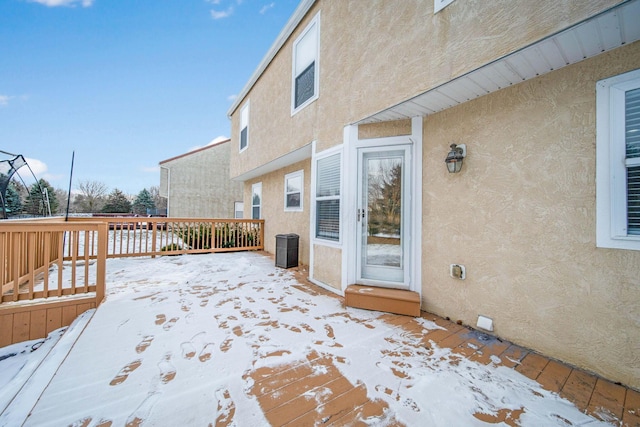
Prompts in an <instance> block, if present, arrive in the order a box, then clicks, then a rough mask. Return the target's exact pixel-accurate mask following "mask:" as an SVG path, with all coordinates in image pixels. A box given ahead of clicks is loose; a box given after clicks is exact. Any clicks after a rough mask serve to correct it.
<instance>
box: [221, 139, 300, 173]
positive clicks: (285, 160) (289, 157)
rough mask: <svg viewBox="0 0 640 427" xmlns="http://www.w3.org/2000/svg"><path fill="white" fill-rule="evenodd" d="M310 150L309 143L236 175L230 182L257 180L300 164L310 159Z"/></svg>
mask: <svg viewBox="0 0 640 427" xmlns="http://www.w3.org/2000/svg"><path fill="white" fill-rule="evenodd" d="M311 155H312V150H311V143H309V144H307V145H305V146H303V147H300V148H298V149H296V150H294V151H290V152H289V153H287V154H285V155H284V156H280V157H278V158H277V159H274V160H272V161H270V162H269V163H265V164H263V165H261V166H258V167H257V168H255V169H252V170H250V171H247V172H245V173H243V174H242V175H238V176H236V177H233V178H231V180H232V181H241V182H244V181H249V180H250V179H253V178H257V177H259V176H262V175H266V174H268V173H270V172H274V171H277V170H279V169H282V168H284V167H286V166H289V165H293V164H295V163H298V162H301V161H303V160H305V159H309V158H311Z"/></svg>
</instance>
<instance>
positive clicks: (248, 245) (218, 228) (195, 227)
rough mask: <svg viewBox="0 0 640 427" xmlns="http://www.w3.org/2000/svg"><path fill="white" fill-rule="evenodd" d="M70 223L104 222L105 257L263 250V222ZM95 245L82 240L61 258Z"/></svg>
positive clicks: (137, 220) (129, 220)
mask: <svg viewBox="0 0 640 427" xmlns="http://www.w3.org/2000/svg"><path fill="white" fill-rule="evenodd" d="M69 220H70V222H76V221H78V222H87V221H88V222H97V223H105V224H107V227H108V229H109V235H108V239H109V242H108V247H107V258H122V257H139V256H160V255H179V254H196V253H214V252H231V251H250V250H263V249H264V220H254V219H211V218H188V219H187V218H160V217H153V218H145V217H96V218H69ZM87 247H88V248H89V249H88V251H89V257H90V258H93V257H95V256H96V252H95V243H94V242H93V241H91V240H81V241H80V243H79V246H78V247H70V246H67V247H65V252H64V259H65V260H68V259H71V257H73V256H74V254H76V253H81V252H82V251H83V250H87V249H86V248H87Z"/></svg>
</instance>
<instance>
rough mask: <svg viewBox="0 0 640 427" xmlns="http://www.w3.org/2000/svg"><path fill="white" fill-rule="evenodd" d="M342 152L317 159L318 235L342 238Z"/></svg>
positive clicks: (336, 239)
mask: <svg viewBox="0 0 640 427" xmlns="http://www.w3.org/2000/svg"><path fill="white" fill-rule="evenodd" d="M340 179H341V176H340V153H338V154H333V155H330V156H327V157H323V158H320V159H318V160H317V168H316V212H315V215H316V218H315V219H316V237H317V238H319V239H326V240H333V241H336V242H337V241H339V240H340V187H341V185H340Z"/></svg>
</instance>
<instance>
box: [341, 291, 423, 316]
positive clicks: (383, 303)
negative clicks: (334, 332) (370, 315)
mask: <svg viewBox="0 0 640 427" xmlns="http://www.w3.org/2000/svg"><path fill="white" fill-rule="evenodd" d="M344 301H345V305H346V306H347V307H354V308H364V309H366V310H377V311H384V312H386V313H395V314H404V315H406V316H414V317H418V316H420V294H418V293H417V292H411V291H405V290H402V289H389V288H378V287H374V286H363V285H350V286H348V287H347V289H346V290H345V291H344Z"/></svg>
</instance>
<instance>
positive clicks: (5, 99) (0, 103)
mask: <svg viewBox="0 0 640 427" xmlns="http://www.w3.org/2000/svg"><path fill="white" fill-rule="evenodd" d="M11 98H12V97H11V96H9V95H0V107H5V106H7V105H9V100H10V99H11Z"/></svg>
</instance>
